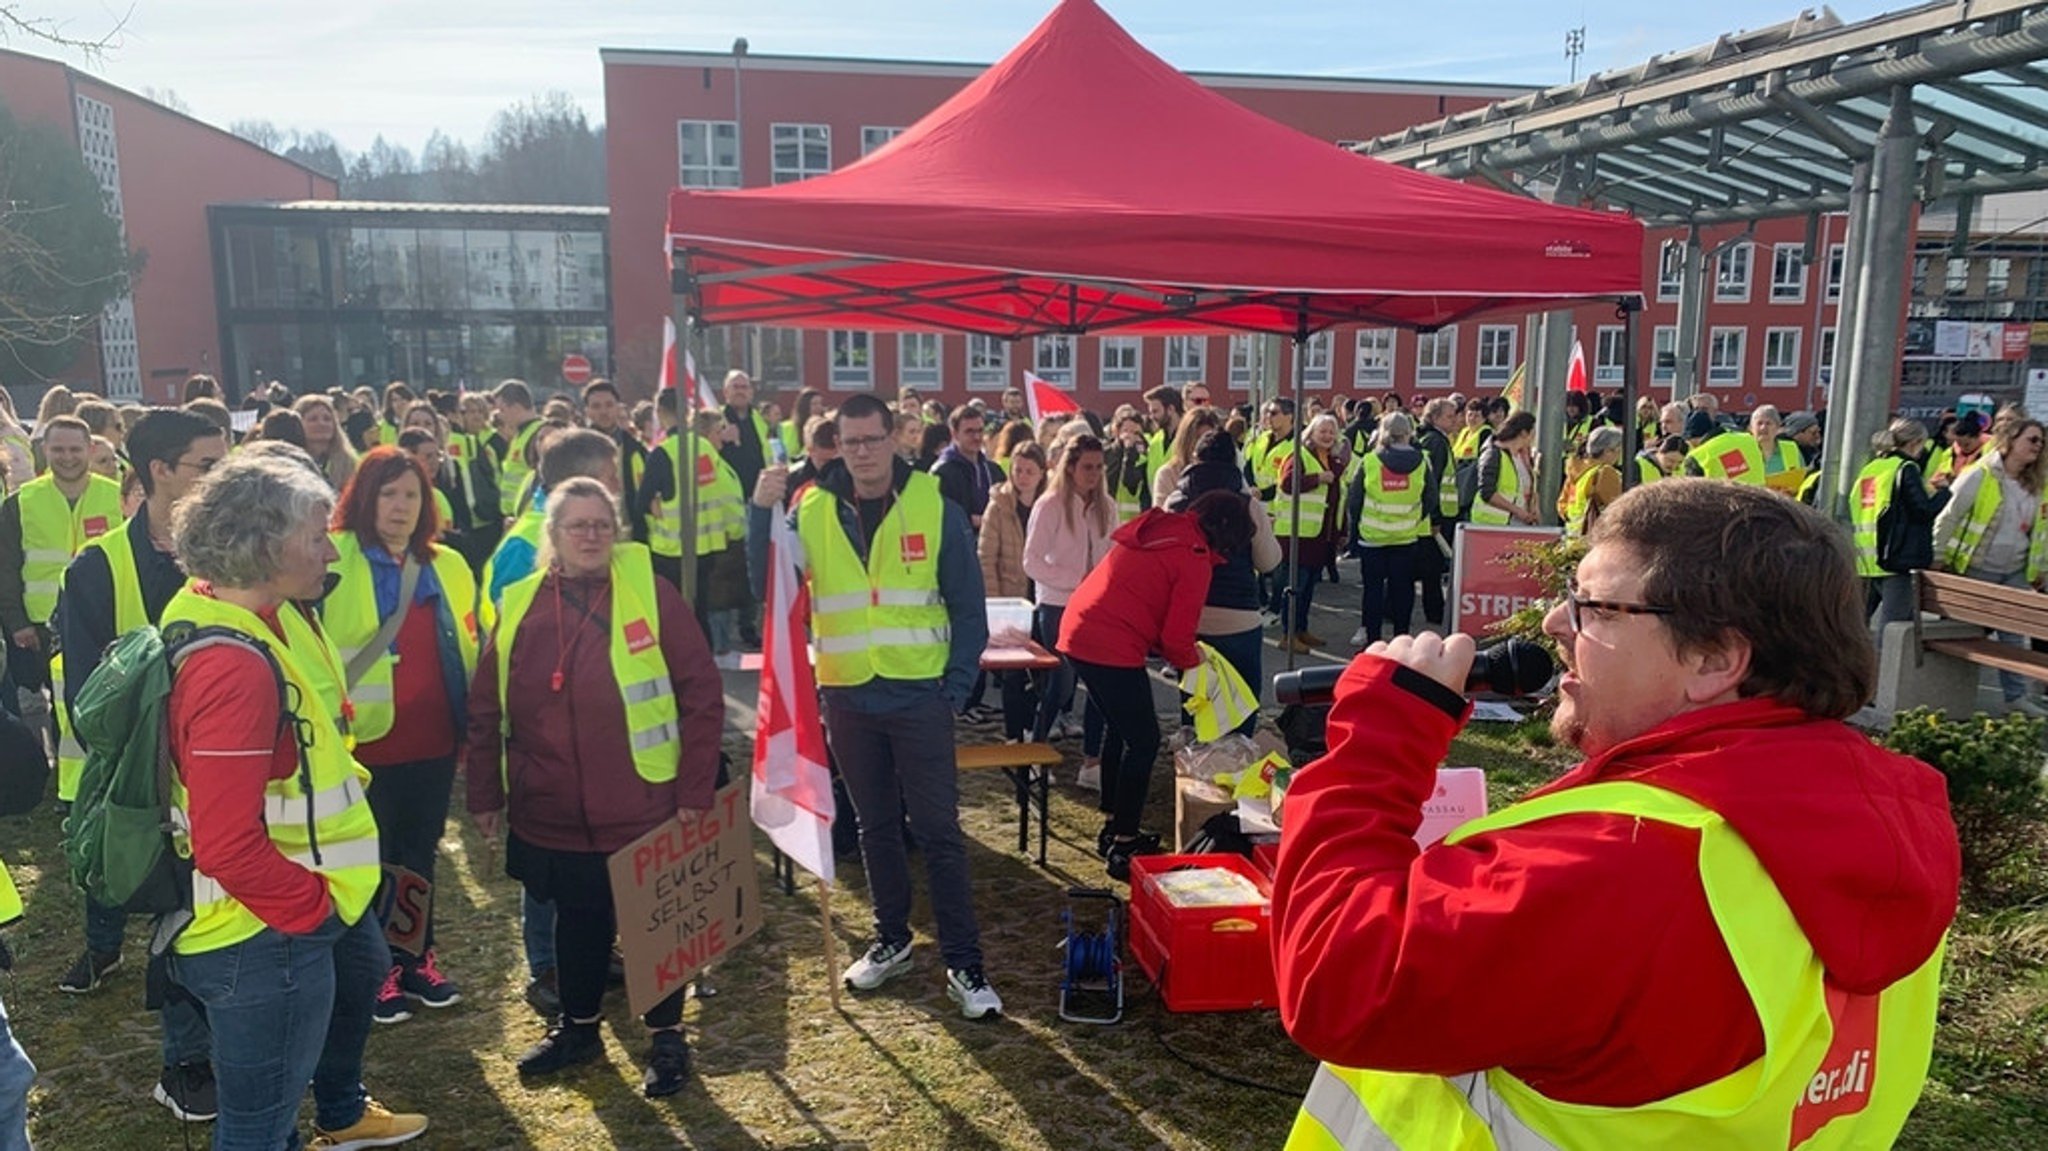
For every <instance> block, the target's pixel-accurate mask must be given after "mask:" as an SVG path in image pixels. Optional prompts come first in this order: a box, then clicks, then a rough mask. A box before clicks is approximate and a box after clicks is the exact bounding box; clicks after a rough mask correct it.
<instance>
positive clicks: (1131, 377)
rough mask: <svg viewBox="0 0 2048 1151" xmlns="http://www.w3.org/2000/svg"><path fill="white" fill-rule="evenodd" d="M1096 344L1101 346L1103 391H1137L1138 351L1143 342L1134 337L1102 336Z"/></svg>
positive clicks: (1139, 355)
mask: <svg viewBox="0 0 2048 1151" xmlns="http://www.w3.org/2000/svg"><path fill="white" fill-rule="evenodd" d="M1097 343H1099V344H1100V345H1101V346H1102V387H1103V390H1105V391H1116V392H1135V391H1137V390H1138V364H1139V360H1140V358H1141V356H1142V352H1141V351H1140V349H1142V348H1143V347H1144V344H1145V341H1143V340H1141V339H1139V338H1138V337H1136V336H1104V337H1103V338H1102V339H1100V340H1098V341H1097Z"/></svg>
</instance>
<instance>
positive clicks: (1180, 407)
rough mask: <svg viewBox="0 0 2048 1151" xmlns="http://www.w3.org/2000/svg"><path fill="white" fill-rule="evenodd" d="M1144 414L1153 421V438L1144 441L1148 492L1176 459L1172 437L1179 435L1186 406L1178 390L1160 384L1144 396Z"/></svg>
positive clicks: (1170, 385) (1150, 436) (1171, 386)
mask: <svg viewBox="0 0 2048 1151" xmlns="http://www.w3.org/2000/svg"><path fill="white" fill-rule="evenodd" d="M1145 414H1146V416H1148V417H1149V418H1150V419H1151V420H1152V434H1151V435H1149V436H1147V437H1145V484H1146V486H1147V487H1148V488H1149V487H1150V486H1151V483H1152V479H1153V477H1155V476H1157V475H1158V474H1159V469H1160V468H1163V467H1165V466H1166V461H1167V460H1169V459H1171V458H1173V437H1174V436H1176V435H1178V434H1180V419H1181V417H1182V416H1183V415H1186V414H1187V403H1186V401H1185V399H1183V397H1182V395H1181V390H1180V389H1179V388H1177V387H1175V386H1174V385H1172V384H1161V385H1159V386H1158V387H1156V388H1153V389H1152V390H1151V391H1149V392H1146V393H1145Z"/></svg>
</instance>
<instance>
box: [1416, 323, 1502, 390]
mask: <svg viewBox="0 0 2048 1151" xmlns="http://www.w3.org/2000/svg"><path fill="white" fill-rule="evenodd" d="M1447 330H1450V329H1447ZM1452 340H1453V351H1452V354H1453V355H1455V354H1456V349H1455V343H1456V337H1455V336H1453V337H1452ZM1444 366H1445V367H1446V368H1448V367H1449V366H1450V365H1449V362H1446V363H1445V365H1444ZM1514 375H1515V326H1514V325H1513V324H1484V325H1481V327H1480V329H1479V379H1478V382H1479V383H1481V384H1500V385H1506V384H1507V382H1508V381H1509V380H1511V379H1513V378H1514ZM1415 382H1416V383H1418V384H1429V383H1445V384H1448V383H1450V382H1451V377H1450V373H1449V372H1448V371H1445V372H1444V373H1443V374H1442V377H1441V378H1440V379H1439V378H1438V377H1436V376H1428V377H1425V376H1424V375H1423V373H1422V372H1420V371H1417V372H1416V373H1415Z"/></svg>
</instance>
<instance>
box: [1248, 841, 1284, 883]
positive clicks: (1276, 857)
mask: <svg viewBox="0 0 2048 1151" xmlns="http://www.w3.org/2000/svg"><path fill="white" fill-rule="evenodd" d="M1252 866H1253V867H1256V868H1258V869H1259V871H1260V873H1261V874H1263V875H1264V876H1265V877H1266V878H1267V879H1271V878H1273V876H1274V875H1276V874H1278V873H1279V871H1280V845H1279V844H1277V843H1255V844H1253V845H1252Z"/></svg>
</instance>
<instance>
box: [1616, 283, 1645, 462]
mask: <svg viewBox="0 0 2048 1151" xmlns="http://www.w3.org/2000/svg"><path fill="white" fill-rule="evenodd" d="M1616 310H1617V311H1619V312H1620V313H1621V490H1623V491H1627V490H1628V489H1630V488H1632V487H1635V486H1636V485H1637V484H1639V483H1640V482H1641V474H1642V473H1641V465H1639V464H1637V463H1636V454H1637V453H1638V452H1640V451H1642V450H1643V442H1642V441H1643V436H1642V425H1641V421H1639V420H1637V419H1636V392H1637V384H1638V383H1639V381H1638V380H1637V378H1636V347H1637V344H1636V340H1637V339H1638V338H1639V337H1640V336H1641V335H1642V328H1643V301H1642V299H1641V298H1640V297H1631V298H1629V299H1625V300H1623V301H1621V304H1620V305H1619V306H1618V307H1617V308H1616Z"/></svg>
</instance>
